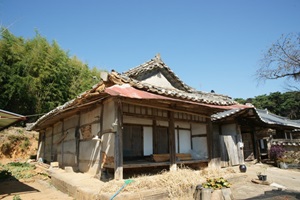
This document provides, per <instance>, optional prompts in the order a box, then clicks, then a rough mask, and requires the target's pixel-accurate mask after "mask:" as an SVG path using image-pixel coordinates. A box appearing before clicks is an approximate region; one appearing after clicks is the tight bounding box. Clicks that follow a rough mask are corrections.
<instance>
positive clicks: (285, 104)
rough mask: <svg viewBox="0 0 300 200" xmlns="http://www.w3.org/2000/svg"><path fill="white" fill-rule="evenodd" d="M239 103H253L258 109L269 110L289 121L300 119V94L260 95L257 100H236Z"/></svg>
mask: <svg viewBox="0 0 300 200" xmlns="http://www.w3.org/2000/svg"><path fill="white" fill-rule="evenodd" d="M235 100H236V101H237V102H239V103H242V104H245V103H251V104H253V105H254V106H255V107H256V108H258V109H268V111H270V112H271V113H274V114H276V115H279V116H282V117H287V118H289V119H300V92H298V91H293V92H285V93H280V92H274V93H270V94H269V95H266V94H264V95H259V96H256V97H255V98H249V99H247V100H244V99H242V98H238V99H235Z"/></svg>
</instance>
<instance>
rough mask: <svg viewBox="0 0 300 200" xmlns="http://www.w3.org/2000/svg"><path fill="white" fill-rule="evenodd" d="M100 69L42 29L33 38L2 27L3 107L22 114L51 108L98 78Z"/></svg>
mask: <svg viewBox="0 0 300 200" xmlns="http://www.w3.org/2000/svg"><path fill="white" fill-rule="evenodd" d="M99 76H100V70H98V69H96V68H93V69H89V67H88V65H87V64H85V63H82V62H81V61H80V60H78V59H77V58H76V57H72V58H70V56H69V55H68V53H67V52H65V51H63V50H62V49H61V48H60V47H59V45H58V44H57V43H56V42H55V41H54V42H52V43H51V44H50V43H49V42H48V41H47V40H46V39H45V38H44V37H42V36H41V35H40V34H39V33H36V36H35V37H34V38H33V39H27V40H25V39H24V38H22V37H16V36H14V35H13V34H12V33H10V32H9V31H8V30H7V29H6V30H5V29H2V31H1V39H0V86H1V87H0V108H1V109H4V110H8V111H11V112H16V113H19V114H23V115H30V114H35V113H45V112H48V111H50V110H52V109H54V108H55V107H57V106H58V105H61V104H63V103H64V102H66V101H68V100H70V99H72V98H74V97H75V96H76V95H78V94H79V93H81V92H83V91H85V90H87V89H89V88H91V86H92V85H93V84H95V83H97V82H98V81H99V79H100V78H99Z"/></svg>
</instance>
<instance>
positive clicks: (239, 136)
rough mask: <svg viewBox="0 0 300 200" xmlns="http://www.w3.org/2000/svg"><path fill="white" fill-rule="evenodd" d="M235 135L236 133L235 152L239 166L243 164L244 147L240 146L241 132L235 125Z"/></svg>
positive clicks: (241, 141)
mask: <svg viewBox="0 0 300 200" xmlns="http://www.w3.org/2000/svg"><path fill="white" fill-rule="evenodd" d="M236 133H237V150H238V156H239V164H245V163H244V160H245V159H244V150H243V149H244V147H243V146H240V144H243V139H242V131H241V127H240V125H238V124H237V125H236Z"/></svg>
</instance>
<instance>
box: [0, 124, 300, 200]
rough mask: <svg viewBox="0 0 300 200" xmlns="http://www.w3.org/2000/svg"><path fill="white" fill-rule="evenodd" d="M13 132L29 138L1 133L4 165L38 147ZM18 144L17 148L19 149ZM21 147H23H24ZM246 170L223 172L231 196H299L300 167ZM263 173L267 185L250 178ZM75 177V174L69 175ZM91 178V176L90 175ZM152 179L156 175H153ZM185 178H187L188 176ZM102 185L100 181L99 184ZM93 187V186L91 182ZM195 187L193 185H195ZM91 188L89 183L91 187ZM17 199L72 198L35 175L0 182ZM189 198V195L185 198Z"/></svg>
mask: <svg viewBox="0 0 300 200" xmlns="http://www.w3.org/2000/svg"><path fill="white" fill-rule="evenodd" d="M9 134H12V135H20V134H21V135H23V134H24V135H26V136H28V138H29V141H30V144H31V145H30V146H28V149H25V150H26V151H24V148H25V147H26V145H25V143H24V140H17V139H16V137H11V139H14V142H12V141H9V140H7V138H6V137H4V135H7V133H5V134H2V135H1V134H0V143H1V144H2V146H3V144H5V143H9V142H10V144H12V145H11V148H10V149H9V150H10V152H6V153H7V155H5V154H3V153H2V154H1V153H0V163H1V164H6V163H8V162H11V161H18V162H23V161H26V160H27V159H28V156H29V155H32V154H34V153H35V152H36V149H37V134H36V133H27V132H23V131H22V130H19V129H12V130H10V133H9ZM18 147H19V148H18ZM20 147H23V149H22V148H21V149H20ZM246 165H247V171H246V173H241V172H239V168H238V166H235V167H231V168H230V170H228V171H233V172H234V173H228V174H226V176H225V178H226V179H227V180H228V181H229V182H230V183H231V184H232V186H231V192H232V195H233V197H234V199H264V200H268V199H270V200H271V199H275V200H279V199H285V200H294V199H300V169H279V168H277V167H273V166H271V165H266V164H253V163H246ZM258 172H262V173H265V174H266V175H267V182H265V183H268V184H267V185H266V184H256V183H253V182H252V180H254V179H257V173H258ZM72 176H76V173H74V174H72ZM91 179H92V177H91ZM153 179H155V177H153ZM187 179H188V177H187ZM84 181H86V182H87V183H89V182H91V181H90V179H85V180H84ZM101 184H103V182H102V183H99V185H101ZM94 186H95V185H94ZM195 187H196V185H195ZM91 188H92V186H91ZM14 197H15V199H18V198H16V197H20V198H19V199H22V200H29V199H30V200H35V199H42V200H43V199H45V200H46V199H66V200H68V199H74V198H72V197H70V196H69V195H68V194H64V193H62V192H61V191H59V190H57V189H56V188H55V187H54V186H53V185H51V181H50V179H47V178H44V177H40V178H39V176H37V177H36V178H34V179H33V178H29V179H24V180H16V179H12V180H10V181H4V182H0V200H1V199H4V200H10V199H14ZM181 199H192V197H191V195H190V196H189V197H187V198H181Z"/></svg>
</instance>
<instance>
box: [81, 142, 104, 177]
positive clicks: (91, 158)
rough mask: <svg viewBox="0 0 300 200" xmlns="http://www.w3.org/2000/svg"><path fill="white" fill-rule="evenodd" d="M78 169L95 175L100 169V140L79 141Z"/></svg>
mask: <svg viewBox="0 0 300 200" xmlns="http://www.w3.org/2000/svg"><path fill="white" fill-rule="evenodd" d="M79 152H80V153H79V170H80V171H81V172H87V173H89V174H92V175H95V174H97V173H98V172H99V170H100V152H101V142H100V141H95V140H88V141H80V149H79Z"/></svg>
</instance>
